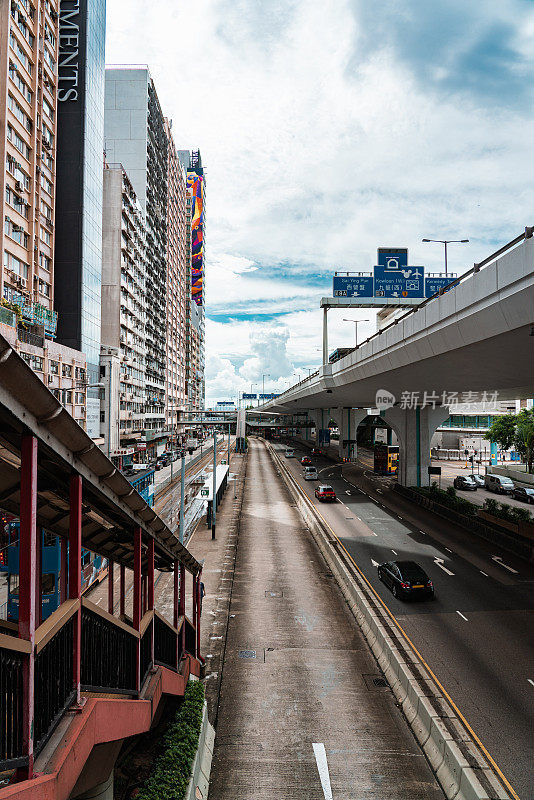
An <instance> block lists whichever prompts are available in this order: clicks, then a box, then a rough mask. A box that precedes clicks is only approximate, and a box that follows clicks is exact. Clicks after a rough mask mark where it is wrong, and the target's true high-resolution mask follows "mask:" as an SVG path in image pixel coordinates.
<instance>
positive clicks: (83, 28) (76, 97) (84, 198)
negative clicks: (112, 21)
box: [41, 0, 106, 439]
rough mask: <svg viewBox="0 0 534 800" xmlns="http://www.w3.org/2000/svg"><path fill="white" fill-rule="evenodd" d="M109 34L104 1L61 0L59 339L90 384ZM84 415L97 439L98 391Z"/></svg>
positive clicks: (96, 337)
mask: <svg viewBox="0 0 534 800" xmlns="http://www.w3.org/2000/svg"><path fill="white" fill-rule="evenodd" d="M44 6H46V3H44V4H41V7H44ZM105 35H106V3H105V0H61V15H60V21H59V60H58V66H57V73H58V74H57V82H58V92H57V99H58V103H57V125H58V143H57V161H56V175H57V188H56V220H55V222H56V225H55V231H56V238H55V256H54V258H55V275H54V292H55V308H56V310H57V312H58V329H57V337H58V341H59V342H61V343H62V344H64V345H67V346H68V347H71V348H75V349H76V350H81V351H82V352H84V353H85V355H86V357H87V377H88V383H89V384H95V383H98V382H99V371H100V367H99V361H100V295H101V279H102V253H101V250H102V151H103V146H104V49H105ZM87 413H88V427H87V431H88V433H89V435H90V436H92V437H93V438H95V439H98V438H99V436H100V399H99V389H98V388H96V387H88V389H87Z"/></svg>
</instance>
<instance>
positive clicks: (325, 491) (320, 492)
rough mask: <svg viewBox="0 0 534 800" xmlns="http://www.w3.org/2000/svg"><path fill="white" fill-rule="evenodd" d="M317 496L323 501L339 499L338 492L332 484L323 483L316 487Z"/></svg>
mask: <svg viewBox="0 0 534 800" xmlns="http://www.w3.org/2000/svg"><path fill="white" fill-rule="evenodd" d="M315 496H316V498H317V499H318V500H320V501H321V503H325V502H327V501H330V502H335V501H336V500H337V497H336V493H335V491H334V490H333V489H332V487H331V486H327V485H326V484H324V483H322V484H320V485H319V486H317V488H316V489H315Z"/></svg>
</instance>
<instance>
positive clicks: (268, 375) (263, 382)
mask: <svg viewBox="0 0 534 800" xmlns="http://www.w3.org/2000/svg"><path fill="white" fill-rule="evenodd" d="M270 377H271V373H270V372H266V373H265V374H264V375H262V388H261V392H262V394H263V397H262V400H263V402H264V403H265V378H270Z"/></svg>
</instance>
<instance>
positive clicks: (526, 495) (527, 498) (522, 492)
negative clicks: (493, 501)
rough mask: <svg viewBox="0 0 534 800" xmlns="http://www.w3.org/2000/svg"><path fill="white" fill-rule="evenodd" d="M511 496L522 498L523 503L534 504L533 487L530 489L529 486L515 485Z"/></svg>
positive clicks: (516, 498)
mask: <svg viewBox="0 0 534 800" xmlns="http://www.w3.org/2000/svg"><path fill="white" fill-rule="evenodd" d="M512 497H513V498H514V499H515V500H522V501H523V503H533V504H534V489H531V488H530V487H526V488H525V487H523V486H516V487H515V489H514V491H513V492H512Z"/></svg>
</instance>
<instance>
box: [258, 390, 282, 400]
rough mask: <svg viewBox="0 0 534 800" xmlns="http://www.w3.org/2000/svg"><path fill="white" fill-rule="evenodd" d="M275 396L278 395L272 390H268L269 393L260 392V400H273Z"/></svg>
mask: <svg viewBox="0 0 534 800" xmlns="http://www.w3.org/2000/svg"><path fill="white" fill-rule="evenodd" d="M276 397H278V395H277V394H273V393H272V392H270V393H267V392H265V393H260V400H274V399H275V398H276Z"/></svg>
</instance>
